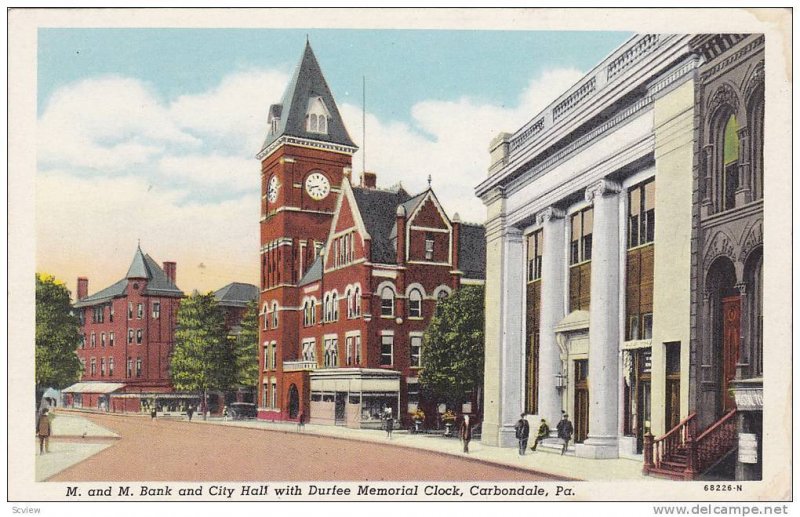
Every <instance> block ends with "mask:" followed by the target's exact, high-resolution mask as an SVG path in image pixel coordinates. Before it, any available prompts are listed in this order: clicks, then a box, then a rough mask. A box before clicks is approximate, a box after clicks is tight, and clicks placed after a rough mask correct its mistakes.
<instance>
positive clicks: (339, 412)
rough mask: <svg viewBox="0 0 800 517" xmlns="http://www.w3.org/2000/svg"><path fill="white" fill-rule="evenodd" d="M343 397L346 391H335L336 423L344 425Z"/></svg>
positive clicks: (345, 395)
mask: <svg viewBox="0 0 800 517" xmlns="http://www.w3.org/2000/svg"><path fill="white" fill-rule="evenodd" d="M345 399H347V393H345V392H343V391H337V392H336V399H335V418H336V425H344V424H345V417H344V403H345Z"/></svg>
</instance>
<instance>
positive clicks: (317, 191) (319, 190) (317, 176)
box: [306, 172, 331, 201]
mask: <svg viewBox="0 0 800 517" xmlns="http://www.w3.org/2000/svg"><path fill="white" fill-rule="evenodd" d="M330 191H331V184H330V182H329V181H328V178H326V177H325V175H324V174H322V173H321V172H314V173H312V174H309V176H308V178H306V192H308V195H309V196H311V199H315V200H317V201H319V200H320V199H325V198H326V197H327V196H328V194H329V193H330Z"/></svg>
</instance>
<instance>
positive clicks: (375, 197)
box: [353, 187, 411, 264]
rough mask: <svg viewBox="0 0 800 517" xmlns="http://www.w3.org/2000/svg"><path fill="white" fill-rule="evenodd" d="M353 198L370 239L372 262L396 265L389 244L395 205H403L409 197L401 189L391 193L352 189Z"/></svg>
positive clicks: (391, 246)
mask: <svg viewBox="0 0 800 517" xmlns="http://www.w3.org/2000/svg"><path fill="white" fill-rule="evenodd" d="M353 197H354V198H355V200H356V204H357V205H358V210H359V211H360V212H361V218H362V219H363V220H364V226H366V228H367V232H368V233H369V235H370V236H371V237H372V257H371V260H372V262H377V263H380V264H394V263H396V262H397V251H396V250H395V248H394V246H393V245H392V242H391V233H392V227H393V226H394V224H395V221H396V219H395V218H396V217H397V205H400V204H402V203H405V202H406V201H408V200H409V199H410V198H411V196H409V195H408V193H407V192H406V191H405V190H403V188H398V189H397V190H396V191H393V190H381V189H371V188H362V187H353ZM396 233H397V231H396V230H395V234H396Z"/></svg>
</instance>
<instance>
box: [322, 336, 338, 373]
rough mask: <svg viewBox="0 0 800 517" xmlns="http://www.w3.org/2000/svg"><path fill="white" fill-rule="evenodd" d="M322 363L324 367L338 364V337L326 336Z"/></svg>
mask: <svg viewBox="0 0 800 517" xmlns="http://www.w3.org/2000/svg"><path fill="white" fill-rule="evenodd" d="M324 353H325V355H324V358H323V361H324V362H323V364H324V366H325V367H326V368H333V367H336V366H339V339H338V338H335V337H334V338H326V339H325V350H324Z"/></svg>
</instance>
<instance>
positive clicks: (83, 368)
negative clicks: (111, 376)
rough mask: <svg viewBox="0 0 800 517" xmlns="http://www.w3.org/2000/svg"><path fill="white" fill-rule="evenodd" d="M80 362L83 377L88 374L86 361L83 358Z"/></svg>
mask: <svg viewBox="0 0 800 517" xmlns="http://www.w3.org/2000/svg"><path fill="white" fill-rule="evenodd" d="M80 362H81V375H83V374H85V373H86V359H84V358H83V357H81V358H80Z"/></svg>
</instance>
